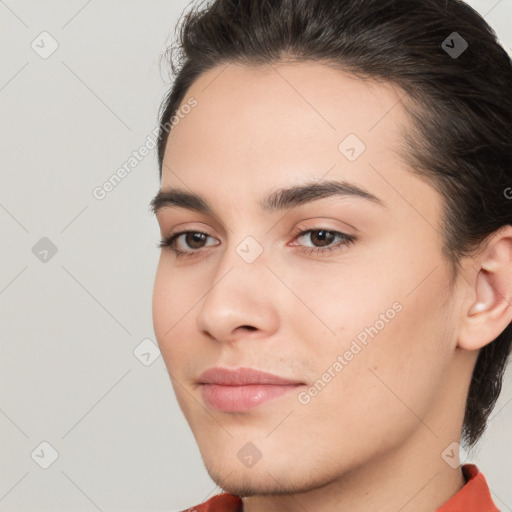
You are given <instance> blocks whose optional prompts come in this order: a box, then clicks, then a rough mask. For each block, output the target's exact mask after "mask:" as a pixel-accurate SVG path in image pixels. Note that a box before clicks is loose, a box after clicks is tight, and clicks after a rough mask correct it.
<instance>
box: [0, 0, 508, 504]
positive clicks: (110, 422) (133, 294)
mask: <svg viewBox="0 0 512 512" xmlns="http://www.w3.org/2000/svg"><path fill="white" fill-rule="evenodd" d="M469 3H470V4H471V5H472V6H474V7H475V8H476V9H477V10H478V11H479V12H480V13H481V14H482V15H485V17H486V20H487V21H488V22H489V23H490V24H491V25H492V26H493V27H494V28H495V30H496V31H497V33H498V35H499V36H500V38H501V40H502V42H503V44H504V46H506V47H507V49H508V51H512V50H511V47H512V0H501V1H496V0H492V1H486V0H479V1H471V2H469ZM187 4H188V1H184V0H179V1H178V0H153V1H151V2H148V1H142V0H131V1H128V0H125V1H120V0H112V1H109V2H105V1H103V2H102V1H100V0H89V1H86V0H73V1H69V0H68V1H56V0H53V1H45V2H41V1H40V0H32V1H21V0H16V1H15V0H5V1H4V0H0V43H1V47H2V50H1V51H2V53H1V55H2V65H1V68H0V123H1V125H2V132H1V133H2V137H1V140H0V145H1V147H0V153H1V176H2V181H1V183H2V187H1V191H0V235H1V240H2V241H1V245H2V251H1V267H0V312H1V313H0V314H1V338H0V339H1V348H2V350H1V353H0V372H1V375H2V380H1V386H0V458H1V469H0V511H44V510H48V511H49V510H52V511H61V510H62V511H63V510H66V511H71V510H75V511H94V510H101V511H107V510H108V511H114V510H115V511H119V510H133V511H135V510H137V511H142V510H144V511H157V510H158V511H160V510H179V509H182V508H185V507H188V506H192V505H194V504H197V503H199V502H202V501H204V500H205V499H207V498H208V497H209V496H210V495H212V494H215V493H217V492H219V491H220V490H219V489H218V488H217V487H216V486H215V485H214V484H213V482H212V481H211V480H210V479H209V477H208V475H207V473H206V471H205V469H204V467H203V465H202V461H201V458H200V454H199V451H198V449H197V447H196V444H195V442H194V439H193V436H192V434H191V432H190V430H189V428H188V425H187V424H186V422H185V420H184V419H183V417H182V414H181V412H180V410H179V408H178V405H177V403H176V400H175V398H174V395H173V392H172V387H171V384H170V381H169V378H168V375H167V373H166V371H165V366H164V363H163V360H162V358H161V357H157V358H156V359H155V360H154V361H153V362H152V364H149V365H148V366H146V365H145V364H143V362H141V361H140V360H139V359H138V358H137V357H136V356H135V354H134V350H135V349H136V347H138V346H139V345H140V344H141V342H143V340H145V339H148V338H149V339H150V340H152V342H153V343H154V342H155V338H154V333H153V326H152V318H151V298H152V287H153V279H154V274H155V270H156V265H157V261H158V255H159V251H158V249H157V248H156V244H157V242H158V240H159V231H158V226H157V223H156V220H155V219H154V218H152V216H151V215H150V213H149V211H148V204H149V201H150V199H151V198H152V197H153V195H154V194H155V193H156V192H157V190H158V188H159V180H158V169H157V160H156V152H154V151H153V152H151V154H150V155H149V156H147V157H146V158H145V159H144V160H143V161H141V162H140V163H139V164H138V165H137V167H135V168H134V169H133V170H132V172H131V173H130V174H129V175H128V176H127V177H126V178H125V179H124V180H123V181H122V183H121V184H119V185H118V186H117V187H116V188H115V189H114V190H113V191H112V192H110V193H109V194H108V195H107V197H106V198H105V199H103V200H101V201H100V200H97V199H95V198H94V197H93V194H92V191H93V189H94V188H95V187H97V186H101V185H102V183H104V182H105V181H106V180H107V179H108V178H109V177H110V176H111V175H112V174H113V173H114V172H115V171H116V170H117V169H118V168H119V167H120V166H122V165H123V164H124V163H125V162H126V161H127V159H128V158H129V157H130V156H131V154H132V152H133V151H135V150H137V149H138V148H139V147H140V146H142V145H143V144H144V143H145V141H146V140H147V136H148V135H151V132H152V131H153V130H154V128H155V127H156V124H157V110H158V107H159V105H160V101H161V99H162V97H163V95H164V93H165V91H166V90H167V87H168V82H169V79H168V75H167V68H166V66H165V65H164V64H162V66H160V56H161V54H162V53H163V51H164V50H165V47H166V45H167V43H168V42H169V41H170V40H172V37H173V33H174V26H175V23H176V21H177V20H178V17H179V15H180V14H181V11H182V9H183V8H185V7H186V5H187ZM418 29H419V30H420V29H421V27H419V28H418ZM456 29H457V27H456V25H455V26H454V30H456ZM43 31H47V32H48V33H49V34H51V37H52V38H53V39H54V40H56V41H57V43H58V45H59V46H58V48H57V50H56V51H55V52H54V53H53V54H52V55H51V56H50V57H48V58H46V59H43V58H42V57H41V56H40V55H39V54H38V53H36V51H34V50H33V49H32V47H31V44H32V41H34V40H35V41H36V43H35V44H39V47H40V50H39V51H43V48H42V47H43V45H44V51H48V49H49V48H50V44H51V41H50V40H49V39H48V36H39V35H40V34H41V32H43ZM41 37H46V38H47V39H44V42H43V43H41V42H40V41H41ZM169 38H170V39H169ZM38 41H39V43H38ZM153 138H154V137H153ZM42 237H47V238H49V239H50V240H51V241H52V243H53V244H54V245H55V246H56V247H57V253H56V254H55V255H54V256H53V257H51V258H50V255H49V256H48V257H47V258H48V261H47V262H45V263H43V262H42V261H40V260H39V259H38V258H37V257H36V255H34V254H33V252H32V247H33V246H34V245H35V244H36V243H37V242H38V241H39V240H40V239H41V238H42ZM41 257H42V256H41ZM145 343H151V341H150V342H148V341H146V342H145ZM148 346H151V345H148ZM153 347H154V345H153ZM146 349H147V347H146V345H142V352H146V351H147V350H146ZM157 355H158V353H157ZM148 357H149V358H150V359H151V357H152V356H143V357H142V359H143V361H144V360H146V363H147V359H148ZM510 401H512V375H511V370H510V369H509V371H508V373H507V376H506V381H505V384H504V389H503V392H502V395H501V397H500V399H499V402H498V404H497V406H496V409H495V411H494V413H493V415H492V420H491V423H490V426H489V429H488V431H487V433H486V435H485V437H484V439H483V440H482V442H481V443H480V444H479V446H478V448H477V450H476V451H475V452H474V453H472V454H471V461H473V462H475V463H477V464H478V466H479V467H480V469H481V470H482V471H483V473H484V475H485V476H486V478H487V481H488V483H489V485H490V488H491V490H492V493H493V498H494V500H495V502H496V503H497V505H498V506H499V507H500V508H502V510H512V487H511V485H510V484H511V480H512V476H511V475H512V462H511V461H512V443H511V430H512V404H511V403H510ZM44 441H45V442H47V443H49V444H50V445H51V446H52V447H53V448H54V449H55V450H56V451H57V452H58V458H57V459H56V460H55V462H54V463H53V464H52V465H51V466H50V467H48V468H47V469H43V468H41V467H40V465H39V464H42V463H43V464H44V462H45V460H46V462H48V461H50V459H49V457H50V455H51V454H50V450H49V449H48V448H47V447H45V445H43V446H40V444H41V443H42V442H44ZM34 450H35V452H34ZM41 450H42V451H41ZM33 452H34V455H33V456H32V455H31V454H33ZM36 461H37V463H36Z"/></svg>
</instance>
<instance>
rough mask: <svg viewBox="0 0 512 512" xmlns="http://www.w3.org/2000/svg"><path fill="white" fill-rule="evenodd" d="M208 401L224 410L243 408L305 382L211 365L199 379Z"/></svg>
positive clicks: (288, 391) (245, 369) (282, 393)
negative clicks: (212, 366)
mask: <svg viewBox="0 0 512 512" xmlns="http://www.w3.org/2000/svg"><path fill="white" fill-rule="evenodd" d="M198 383H199V384H201V393H202V396H203V399H204V400H205V402H206V403H207V404H208V405H210V406H211V407H213V408H214V409H217V410H220V411H223V412H243V411H247V410H250V409H253V408H254V407H258V406H259V405H261V404H263V403H264V402H267V401H269V400H271V399H274V398H277V397H281V396H283V395H285V394H288V393H290V392H291V391H293V390H296V389H297V388H298V387H300V386H302V385H304V383H303V382H300V381H297V380H293V379H288V378H285V377H280V376H278V375H274V374H272V373H267V372H262V371H259V370H254V369H252V368H238V369H237V370H229V369H227V368H220V367H215V368H210V369H208V370H206V371H205V372H203V373H202V374H201V375H200V376H199V379H198Z"/></svg>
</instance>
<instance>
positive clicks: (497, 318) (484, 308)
mask: <svg viewBox="0 0 512 512" xmlns="http://www.w3.org/2000/svg"><path fill="white" fill-rule="evenodd" d="M511 242H512V226H506V228H505V229H503V230H501V231H499V232H498V233H496V234H495V235H494V237H493V238H492V239H491V241H490V242H489V243H488V245H487V247H486V248H485V250H484V251H483V253H482V254H480V255H479V256H478V257H476V258H475V260H474V261H473V269H474V268H475V266H474V265H475V264H476V265H478V267H477V268H478V272H477V274H476V276H475V273H474V270H473V271H471V274H472V276H473V278H472V279H471V282H472V283H473V285H472V290H471V294H470V295H471V297H472V303H471V304H470V306H469V308H467V310H466V311H465V313H464V318H463V319H462V324H461V326H460V330H459V337H458V346H459V347H460V348H462V349H464V350H478V349H480V348H482V347H484V346H485V345H487V344H489V343H491V342H492V341H493V340H495V339H496V338H497V337H498V336H499V335H500V334H501V333H502V332H503V331H504V330H505V328H506V327H507V326H508V325H509V324H510V323H511V321H512V302H511V301H512V243H511Z"/></svg>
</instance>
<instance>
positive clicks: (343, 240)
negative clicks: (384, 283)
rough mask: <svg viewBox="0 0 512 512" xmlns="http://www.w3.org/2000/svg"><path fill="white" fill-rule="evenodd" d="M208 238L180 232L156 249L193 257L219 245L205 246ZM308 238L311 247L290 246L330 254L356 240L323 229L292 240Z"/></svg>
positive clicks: (192, 232)
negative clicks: (205, 248)
mask: <svg viewBox="0 0 512 512" xmlns="http://www.w3.org/2000/svg"><path fill="white" fill-rule="evenodd" d="M182 237H183V239H182V241H183V243H184V244H185V248H184V249H185V250H184V249H183V248H179V247H178V245H179V244H178V242H179V240H180V238H182ZM208 238H212V237H210V235H208V233H203V232H202V231H181V232H179V233H175V234H174V235H171V236H169V237H166V238H163V239H162V240H161V241H160V243H159V244H158V247H159V248H164V247H168V248H170V249H171V251H172V252H174V254H175V255H176V257H177V258H179V257H183V256H186V257H194V256H197V255H199V254H200V253H202V252H203V251H204V247H208V245H210V246H211V245H219V244H218V243H213V244H206V245H205V242H206V241H207V240H208ZM308 238H309V240H310V241H311V242H313V245H310V246H307V245H306V246H303V245H301V244H297V243H292V244H290V245H292V246H296V245H300V247H301V248H300V250H301V251H303V252H306V253H307V254H319V253H320V254H327V253H330V252H331V251H334V250H339V249H342V248H344V247H347V246H349V245H350V244H352V243H353V242H355V240H356V237H355V236H353V235H347V234H346V233H342V232H341V231H333V230H328V229H323V228H318V229H308V230H306V231H301V232H299V233H298V234H297V235H295V237H294V239H299V240H300V239H306V240H307V239H308ZM336 238H337V239H338V243H336V244H333V242H334V241H335V240H336ZM315 244H318V245H315ZM187 247H188V249H191V250H186V249H187Z"/></svg>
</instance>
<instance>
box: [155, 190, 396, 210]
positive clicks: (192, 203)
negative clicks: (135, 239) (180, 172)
mask: <svg viewBox="0 0 512 512" xmlns="http://www.w3.org/2000/svg"><path fill="white" fill-rule="evenodd" d="M333 196H342V197H356V198H359V199H364V200H367V201H370V202H373V203H375V204H377V205H379V206H381V207H382V208H386V205H385V204H384V202H383V201H382V200H381V199H379V198H378V197H377V196H375V195H373V194H372V193H370V192H368V191H367V190H365V189H363V188H361V187H360V186H358V185H355V184H353V183H349V182H346V181H323V182H321V183H319V182H313V183H306V184H304V185H298V186H293V187H290V188H284V189H279V190H276V191H275V192H272V193H271V194H270V195H268V196H267V197H265V198H264V199H262V200H260V201H259V203H258V204H259V206H260V208H261V209H262V210H263V211H264V212H268V213H272V212H275V211H282V210H289V209H292V208H295V207H298V206H301V205H304V204H307V203H310V202H313V201H318V200H319V199H325V198H328V197H333ZM165 207H177V208H185V209H188V210H194V211H197V212H200V213H204V214H205V215H210V216H212V217H217V215H216V213H215V211H214V210H213V208H212V207H211V206H210V205H209V204H208V201H207V200H206V199H205V198H203V197H201V196H200V195H198V194H195V193H192V192H188V191H186V190H183V189H179V188H167V189H164V190H160V191H159V192H158V193H157V195H156V196H155V197H154V198H153V199H152V200H151V202H150V210H151V211H152V212H153V214H154V215H156V214H157V213H158V212H159V211H160V210H161V209H162V208H165Z"/></svg>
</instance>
